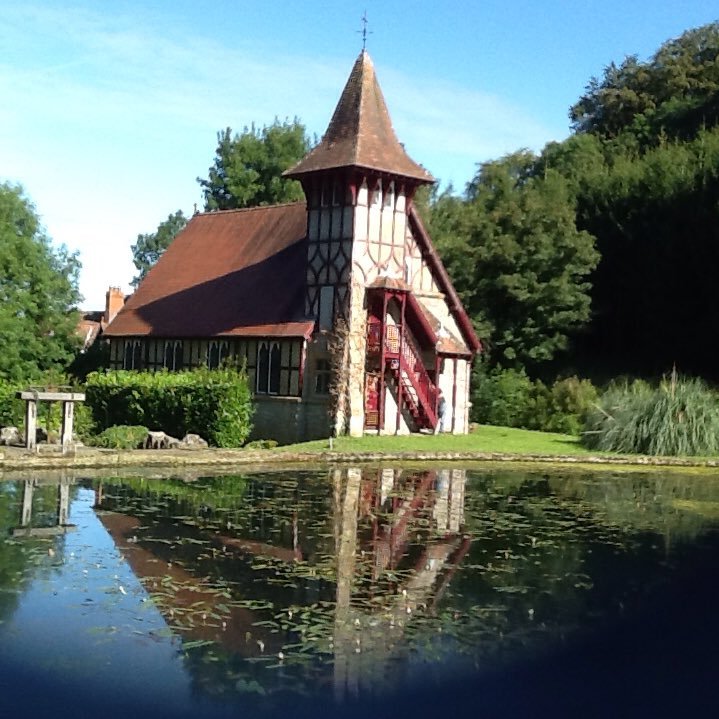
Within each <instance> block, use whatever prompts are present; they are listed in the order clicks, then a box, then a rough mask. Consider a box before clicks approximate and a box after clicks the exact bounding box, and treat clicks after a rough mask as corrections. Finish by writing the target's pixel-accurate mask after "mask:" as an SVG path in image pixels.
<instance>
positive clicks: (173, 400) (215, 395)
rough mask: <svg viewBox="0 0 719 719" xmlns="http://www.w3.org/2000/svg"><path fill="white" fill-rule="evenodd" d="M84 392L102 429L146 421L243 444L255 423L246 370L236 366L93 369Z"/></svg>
mask: <svg viewBox="0 0 719 719" xmlns="http://www.w3.org/2000/svg"><path fill="white" fill-rule="evenodd" d="M85 393H86V396H87V404H88V406H89V407H90V409H91V412H92V418H93V421H94V423H95V426H96V427H97V428H98V429H101V428H107V427H110V426H112V425H120V424H125V425H143V426H146V427H151V428H152V429H153V430H162V431H164V432H166V433H167V434H169V435H172V436H173V437H184V435H186V434H188V433H194V434H199V435H200V436H201V437H202V438H203V439H205V440H207V441H208V442H209V443H210V444H213V445H215V446H218V447H239V446H241V445H242V444H244V442H245V441H246V440H247V437H248V436H249V434H250V431H251V429H252V395H251V393H250V389H249V386H248V383H247V376H246V375H245V373H244V372H242V371H237V370H235V369H229V368H228V369H222V370H208V369H196V370H188V371H185V372H129V371H123V370H118V371H113V372H107V373H102V374H101V373H92V374H90V375H89V376H88V378H87V385H86V388H85Z"/></svg>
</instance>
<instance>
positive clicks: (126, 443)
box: [92, 424, 147, 449]
mask: <svg viewBox="0 0 719 719" xmlns="http://www.w3.org/2000/svg"><path fill="white" fill-rule="evenodd" d="M145 439H147V427H141V426H138V425H127V424H121V425H115V426H114V427H108V428H107V429H105V430H103V431H102V432H100V434H98V435H97V436H95V437H93V439H92V444H93V446H95V447H106V448H107V449H138V448H139V447H141V446H142V443H143V442H144V441H145Z"/></svg>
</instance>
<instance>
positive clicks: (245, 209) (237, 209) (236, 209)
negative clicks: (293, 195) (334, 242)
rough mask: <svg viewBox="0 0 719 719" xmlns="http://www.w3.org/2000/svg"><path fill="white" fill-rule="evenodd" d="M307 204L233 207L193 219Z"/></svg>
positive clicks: (302, 202)
mask: <svg viewBox="0 0 719 719" xmlns="http://www.w3.org/2000/svg"><path fill="white" fill-rule="evenodd" d="M306 204H307V202H306V201H305V200H294V201H292V202H278V203H277V204H275V205H253V206H252V207H233V208H230V209H229V210H205V211H204V212H198V213H197V214H196V215H193V216H192V217H198V216H200V215H201V216H203V217H207V216H209V215H229V214H232V213H240V212H255V211H257V210H273V209H275V208H279V207H293V206H295V205H306Z"/></svg>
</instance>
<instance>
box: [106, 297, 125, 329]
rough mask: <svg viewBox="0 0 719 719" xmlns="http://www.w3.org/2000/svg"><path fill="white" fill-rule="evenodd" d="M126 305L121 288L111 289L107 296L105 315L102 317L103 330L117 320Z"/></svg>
mask: <svg viewBox="0 0 719 719" xmlns="http://www.w3.org/2000/svg"><path fill="white" fill-rule="evenodd" d="M124 304H125V295H124V294H123V292H122V290H121V289H120V288H119V287H110V288H109V289H108V290H107V292H106V294H105V314H104V315H103V316H102V326H103V329H104V328H105V327H107V326H108V325H109V324H110V322H112V321H113V320H114V319H115V315H116V314H117V313H118V312H119V311H120V310H121V309H122V306H123V305H124Z"/></svg>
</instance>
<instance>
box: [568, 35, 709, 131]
mask: <svg viewBox="0 0 719 719" xmlns="http://www.w3.org/2000/svg"><path fill="white" fill-rule="evenodd" d="M717 56H719V23H716V22H715V23H711V24H709V25H704V26H703V27H699V28H696V29H693V30H689V31H687V32H685V33H684V34H683V35H681V36H680V37H678V38H676V39H673V40H669V41H668V42H666V43H664V44H663V45H662V46H661V47H660V48H659V50H658V51H657V52H656V53H655V54H654V55H653V56H652V58H650V59H649V60H648V61H647V62H641V61H640V60H639V59H638V58H637V57H636V56H634V55H632V56H629V57H627V58H626V59H625V60H624V61H623V62H622V63H621V64H620V65H616V64H615V63H611V64H610V65H609V66H608V67H606V68H605V70H604V74H603V76H602V78H601V79H598V78H596V77H595V78H592V79H591V80H590V82H589V84H588V85H587V88H586V91H585V94H584V95H583V96H582V97H581V98H580V99H579V100H578V101H577V103H576V104H575V105H574V106H573V107H572V108H571V109H570V111H569V116H570V118H571V120H572V125H573V128H574V130H575V132H592V133H596V134H598V135H601V136H603V137H608V138H611V137H616V136H617V135H619V134H620V133H621V132H622V131H630V132H632V133H633V134H634V135H636V136H637V137H639V138H640V139H642V140H643V141H645V142H652V141H656V140H657V139H658V138H659V137H660V136H661V134H662V133H666V134H667V135H668V136H669V137H685V138H686V137H691V136H693V135H694V134H695V133H696V132H698V131H699V130H700V129H701V128H702V127H708V126H712V125H714V124H715V123H716V122H717V120H718V119H719V63H718V62H717Z"/></svg>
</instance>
